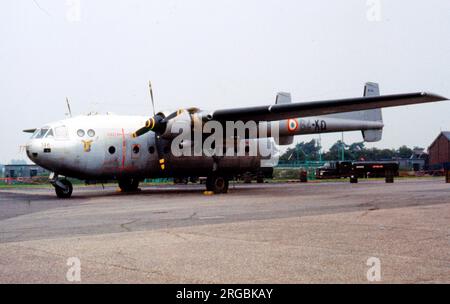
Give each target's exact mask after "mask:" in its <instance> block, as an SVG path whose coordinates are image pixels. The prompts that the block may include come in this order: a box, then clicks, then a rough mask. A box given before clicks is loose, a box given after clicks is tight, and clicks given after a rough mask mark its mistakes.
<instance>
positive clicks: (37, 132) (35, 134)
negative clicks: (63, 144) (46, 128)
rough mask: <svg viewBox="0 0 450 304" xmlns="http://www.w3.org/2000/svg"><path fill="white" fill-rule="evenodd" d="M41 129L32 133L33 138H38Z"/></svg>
mask: <svg viewBox="0 0 450 304" xmlns="http://www.w3.org/2000/svg"><path fill="white" fill-rule="evenodd" d="M40 131H41V129H36V131H34V133H33V135H31V138H32V139H33V138H36V136H37V135H38V134H39V132H40Z"/></svg>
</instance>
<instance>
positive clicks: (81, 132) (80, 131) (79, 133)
mask: <svg viewBox="0 0 450 304" xmlns="http://www.w3.org/2000/svg"><path fill="white" fill-rule="evenodd" d="M77 134H78V136H80V137H83V136H84V134H85V132H84V130H82V129H79V130H78V131H77Z"/></svg>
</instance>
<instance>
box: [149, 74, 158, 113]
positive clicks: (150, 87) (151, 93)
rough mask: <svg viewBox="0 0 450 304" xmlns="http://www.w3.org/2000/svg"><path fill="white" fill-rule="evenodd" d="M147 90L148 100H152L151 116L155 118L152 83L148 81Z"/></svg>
mask: <svg viewBox="0 0 450 304" xmlns="http://www.w3.org/2000/svg"><path fill="white" fill-rule="evenodd" d="M148 89H149V91H150V98H151V99H152V107H153V116H155V114H156V113H155V101H154V100H153V90H152V82H151V81H150V80H149V81H148Z"/></svg>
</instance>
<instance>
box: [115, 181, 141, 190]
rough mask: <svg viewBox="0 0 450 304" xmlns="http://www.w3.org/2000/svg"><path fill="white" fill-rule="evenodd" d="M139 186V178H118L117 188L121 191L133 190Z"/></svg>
mask: <svg viewBox="0 0 450 304" xmlns="http://www.w3.org/2000/svg"><path fill="white" fill-rule="evenodd" d="M138 187H139V180H138V179H135V178H129V179H120V180H119V188H120V190H122V192H133V191H136V190H137V189H138Z"/></svg>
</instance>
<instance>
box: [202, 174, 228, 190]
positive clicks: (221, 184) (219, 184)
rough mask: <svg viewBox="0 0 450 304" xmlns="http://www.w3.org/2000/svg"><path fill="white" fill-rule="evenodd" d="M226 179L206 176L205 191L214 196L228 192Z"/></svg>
mask: <svg viewBox="0 0 450 304" xmlns="http://www.w3.org/2000/svg"><path fill="white" fill-rule="evenodd" d="M228 185H229V182H228V179H227V178H225V177H223V176H208V178H207V179H206V190H207V191H213V192H214V193H215V194H220V193H227V192H228Z"/></svg>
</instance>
